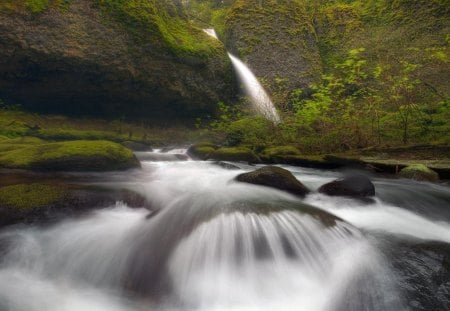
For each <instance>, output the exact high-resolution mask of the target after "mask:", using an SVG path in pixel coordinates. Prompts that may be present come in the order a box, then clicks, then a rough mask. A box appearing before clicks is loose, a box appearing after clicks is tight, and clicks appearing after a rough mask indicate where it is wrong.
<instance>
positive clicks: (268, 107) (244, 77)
mask: <svg viewBox="0 0 450 311" xmlns="http://www.w3.org/2000/svg"><path fill="white" fill-rule="evenodd" d="M204 31H205V32H206V33H207V34H208V35H210V36H211V37H213V38H215V39H217V40H218V37H217V34H216V31H215V30H214V29H212V28H208V29H204ZM228 57H229V58H230V60H231V63H232V64H233V67H234V69H235V70H236V73H237V75H238V77H239V80H240V81H241V83H242V85H243V87H244V91H245V94H246V95H247V96H248V98H249V99H250V101H251V103H252V105H253V107H254V109H255V110H256V112H257V113H259V114H261V115H263V116H264V117H265V118H266V119H268V120H270V121H272V122H273V123H275V124H277V123H280V120H281V119H280V116H279V114H278V112H277V110H276V109H275V106H274V104H273V103H272V100H271V99H270V96H269V95H268V94H267V92H266V91H265V90H264V88H263V86H262V85H261V83H260V82H259V81H258V79H257V78H256V76H255V75H254V74H253V72H252V71H251V70H250V68H248V66H247V65H246V64H244V63H243V62H242V61H241V60H240V59H238V58H237V57H236V56H234V55H233V54H231V53H228Z"/></svg>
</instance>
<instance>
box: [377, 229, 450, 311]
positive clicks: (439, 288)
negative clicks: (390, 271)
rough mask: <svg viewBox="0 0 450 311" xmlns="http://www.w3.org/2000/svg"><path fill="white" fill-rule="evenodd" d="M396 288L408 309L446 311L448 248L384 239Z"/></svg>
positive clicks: (449, 284)
mask: <svg viewBox="0 0 450 311" xmlns="http://www.w3.org/2000/svg"><path fill="white" fill-rule="evenodd" d="M384 244H385V245H383V246H382V248H384V252H385V254H386V256H387V257H388V259H389V261H390V262H391V264H392V266H393V268H394V271H395V276H396V277H395V279H396V280H397V282H398V284H397V286H398V288H400V289H401V291H402V295H403V296H404V297H405V303H406V304H407V305H408V307H409V308H410V309H411V310H417V311H428V310H450V245H449V244H448V243H444V242H434V241H401V240H398V239H395V238H393V237H392V236H389V237H386V238H385V243H384Z"/></svg>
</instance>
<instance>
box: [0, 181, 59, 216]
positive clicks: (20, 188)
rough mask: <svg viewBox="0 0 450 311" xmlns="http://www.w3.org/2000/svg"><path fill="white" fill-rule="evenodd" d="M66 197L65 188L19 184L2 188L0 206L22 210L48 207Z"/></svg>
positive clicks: (0, 190)
mask: <svg viewBox="0 0 450 311" xmlns="http://www.w3.org/2000/svg"><path fill="white" fill-rule="evenodd" d="M65 195H66V191H65V189H64V187H63V186H56V185H48V184H42V183H34V184H17V185H12V186H6V187H1V188H0V206H2V207H7V208H16V209H22V210H27V209H31V208H39V207H46V206H50V205H52V204H55V203H57V202H60V201H61V200H63V199H64V197H65Z"/></svg>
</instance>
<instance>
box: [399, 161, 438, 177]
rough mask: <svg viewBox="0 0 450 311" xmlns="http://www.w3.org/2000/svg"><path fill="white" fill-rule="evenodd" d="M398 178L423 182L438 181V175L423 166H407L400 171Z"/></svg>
mask: <svg viewBox="0 0 450 311" xmlns="http://www.w3.org/2000/svg"><path fill="white" fill-rule="evenodd" d="M399 176H400V177H403V178H410V179H414V180H424V181H438V180H439V175H438V174H437V173H436V172H435V171H433V170H431V169H429V168H428V167H426V166H425V165H423V164H413V165H410V166H407V167H405V168H403V169H402V170H401V171H400V173H399Z"/></svg>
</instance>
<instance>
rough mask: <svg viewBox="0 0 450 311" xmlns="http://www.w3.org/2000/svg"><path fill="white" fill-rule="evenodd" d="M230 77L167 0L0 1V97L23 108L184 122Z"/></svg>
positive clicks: (221, 58) (226, 92) (208, 109)
mask: <svg viewBox="0 0 450 311" xmlns="http://www.w3.org/2000/svg"><path fill="white" fill-rule="evenodd" d="M232 76H233V72H232V69H231V66H230V63H229V60H228V59H227V56H226V53H225V49H224V47H223V46H222V45H221V44H220V43H219V42H217V41H215V40H212V39H210V38H209V37H208V36H207V35H206V34H204V33H203V32H202V31H201V29H198V28H195V27H193V26H192V25H191V24H189V23H188V21H187V20H186V19H185V16H184V13H183V10H182V7H181V6H180V5H179V4H177V1H175V0H174V1H162V0H158V1H155V0H153V1H147V0H129V1H125V0H119V1H112V0H78V1H69V0H65V1H62V0H61V1H59V0H53V1H52V0H19V1H15V0H4V1H2V2H0V99H2V100H4V101H5V102H8V103H14V104H20V105H22V106H23V107H25V108H27V109H29V110H32V111H37V112H51V113H64V114H72V115H91V116H100V117H130V118H135V119H144V118H145V119H154V120H158V119H161V118H163V119H166V120H167V119H169V118H181V119H185V118H193V117H197V116H199V115H201V114H207V113H214V111H215V107H216V103H217V102H218V101H220V100H227V99H229V98H231V97H232V96H233V94H234V89H233V81H232V80H233V78H232Z"/></svg>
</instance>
